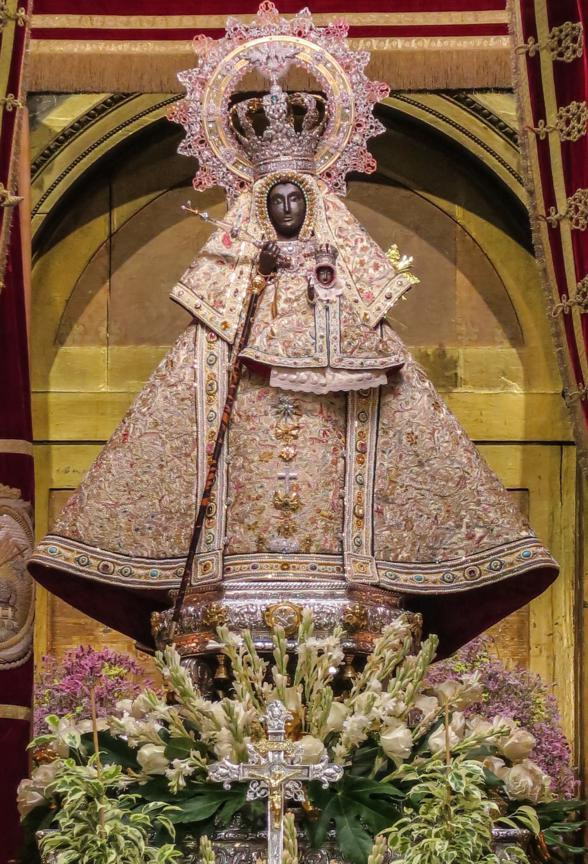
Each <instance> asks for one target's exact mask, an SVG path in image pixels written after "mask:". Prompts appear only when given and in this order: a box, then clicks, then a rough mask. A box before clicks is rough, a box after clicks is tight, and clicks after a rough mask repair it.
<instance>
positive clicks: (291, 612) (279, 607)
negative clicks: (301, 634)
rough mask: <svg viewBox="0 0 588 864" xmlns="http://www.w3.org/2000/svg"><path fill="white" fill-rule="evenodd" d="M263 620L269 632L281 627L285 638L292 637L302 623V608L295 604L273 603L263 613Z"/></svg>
mask: <svg viewBox="0 0 588 864" xmlns="http://www.w3.org/2000/svg"><path fill="white" fill-rule="evenodd" d="M263 618H264V621H265V623H266V624H267V626H268V627H269V628H270V630H275V628H276V627H281V628H282V629H283V630H284V633H285V634H286V636H294V635H295V634H296V632H297V631H298V628H299V626H300V622H301V621H302V606H298V605H297V604H296V603H288V602H283V603H273V604H272V605H271V606H268V607H267V609H266V610H265V611H264V613H263Z"/></svg>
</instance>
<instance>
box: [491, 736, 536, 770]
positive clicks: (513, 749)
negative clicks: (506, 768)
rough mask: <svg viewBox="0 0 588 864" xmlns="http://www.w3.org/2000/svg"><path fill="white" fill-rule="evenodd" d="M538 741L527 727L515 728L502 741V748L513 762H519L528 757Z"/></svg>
mask: <svg viewBox="0 0 588 864" xmlns="http://www.w3.org/2000/svg"><path fill="white" fill-rule="evenodd" d="M536 743H537V741H536V739H535V737H534V736H533V735H531V733H530V732H527V730H526V729H515V730H514V731H513V732H511V733H510V735H509V736H508V738H506V740H503V741H501V742H500V750H501V752H502V753H503V754H504V756H506V758H507V759H510V761H511V762H519V761H520V760H521V759H526V758H527V756H528V755H529V753H530V752H531V750H532V749H533V747H534V746H535V744H536Z"/></svg>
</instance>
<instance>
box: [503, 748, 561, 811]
mask: <svg viewBox="0 0 588 864" xmlns="http://www.w3.org/2000/svg"><path fill="white" fill-rule="evenodd" d="M502 780H503V781H504V788H505V790H506V794H507V795H508V797H509V798H510V799H511V800H513V801H522V800H525V801H532V802H533V803H534V804H537V803H538V802H539V801H545V800H546V799H548V798H549V785H550V783H551V780H550V778H549V777H548V776H547V775H546V774H544V773H543V771H542V770H541V769H540V768H539V766H538V765H536V764H535V763H534V762H532V761H531V760H530V759H523V761H522V762H519V764H518V765H513V766H512V768H508V769H507V770H506V771H505V772H503V776H502Z"/></svg>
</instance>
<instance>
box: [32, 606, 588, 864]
mask: <svg viewBox="0 0 588 864" xmlns="http://www.w3.org/2000/svg"><path fill="white" fill-rule="evenodd" d="M218 635H219V640H220V642H221V644H222V645H223V649H224V652H225V654H226V655H227V657H228V658H229V660H230V663H231V668H232V675H233V691H232V693H231V695H230V696H225V697H224V698H222V699H220V700H218V701H213V700H210V699H207V698H204V696H203V695H202V694H201V693H200V692H199V691H198V690H197V689H196V688H195V687H194V685H193V682H192V680H191V679H190V677H189V675H188V673H187V672H186V670H185V669H184V668H183V667H182V666H181V664H180V657H179V655H178V654H177V652H176V651H175V649H174V648H173V647H168V648H167V649H166V650H165V652H163V653H160V654H158V655H157V656H156V664H157V666H158V669H159V671H160V673H161V675H162V678H163V681H164V685H165V687H166V688H167V691H168V698H163V697H162V695H161V694H158V693H156V692H154V691H153V690H150V689H145V690H143V691H142V692H141V693H139V694H138V695H136V696H135V697H134V698H126V699H123V700H119V701H118V703H117V705H116V708H115V711H114V712H113V713H112V714H111V715H110V716H109V717H107V718H104V717H98V715H97V713H96V712H95V711H93V712H92V713H93V723H92V726H93V728H92V732H91V733H89V732H87V730H86V728H85V727H83V728H80V721H79V720H78V719H77V718H76V717H75V716H69V717H67V716H66V717H59V716H57V715H49V716H48V717H47V718H46V725H47V727H48V732H47V734H44V735H40V736H38V737H37V739H35V741H34V742H33V743H32V746H33V747H35V746H42V747H44V748H50V749H51V750H52V751H53V752H54V753H55V754H59V755H58V756H57V758H56V759H55V760H54V761H53V762H51V763H50V764H43V765H40V766H38V767H37V768H35V769H34V771H33V773H32V776H31V778H30V779H29V780H25V781H23V782H22V783H21V786H20V789H19V806H20V809H21V814H22V816H23V818H24V824H25V826H26V827H27V828H28V829H29V831H30V832H34V831H36V830H37V829H39V828H44V829H47V828H51V829H53V830H52V831H51V832H50V833H49V834H47V835H45V838H44V839H43V840H42V841H41V846H42V848H43V849H46V850H48V849H50V848H51V849H55V850H59V854H58V855H57V858H56V861H57V864H68V862H69V861H73V860H78V859H77V858H75V855H77V856H78V857H80V851H79V848H78V847H79V844H80V842H81V840H80V837H83V835H84V831H83V830H81V829H80V830H79V831H78V832H73V831H72V829H71V825H72V823H71V822H68V821H67V820H64V818H63V817H62V815H61V814H63V812H64V810H67V809H68V806H69V805H68V796H67V782H66V780H67V777H68V776H70V775H71V772H72V771H74V769H75V771H76V772H78V774H80V775H83V776H84V777H86V779H89V780H90V779H92V778H93V773H92V772H93V771H95V770H96V762H98V764H99V765H100V766H102V770H103V771H106V770H108V771H110V770H111V769H112V766H115V768H116V771H114V773H113V774H112V777H111V782H110V781H109V784H108V785H106V784H104V783H102V786H101V787H100V789H99V790H98V791H97V792H96V796H97V797H99V798H100V802H101V804H100V807H99V808H94V809H95V811H96V812H101V813H102V814H103V815H102V817H101V818H102V819H103V820H104V822H105V824H109V822H110V818H111V815H110V812H111V809H112V811H113V815H112V820H113V824H121V822H124V821H125V819H129V818H130V816H129V815H128V814H129V813H131V812H133V813H135V812H136V813H138V814H139V816H140V819H139V821H140V820H141V818H142V816H141V815H140V814H144V813H146V812H148V811H147V810H146V809H145V808H149V807H152V806H153V807H154V813H160V814H161V816H162V817H163V819H164V820H165V825H166V829H167V834H166V836H165V837H163V836H159V839H158V837H155V838H154V839H152V840H151V839H150V840H149V842H150V843H151V844H155V846H154V848H157V844H158V843H159V848H161V849H163V850H164V851H163V852H162V853H161V855H162V856H163V857H161V858H160V859H158V858H157V857H156V853H155V852H149V855H150V856H151V857H149V856H148V855H147V853H145V855H144V858H143V859H138V858H133V857H132V856H131V855H130V853H129V855H128V856H127V857H126V858H125V854H126V853H124V850H123V852H120V853H119V854H117V856H116V857H117V859H118V860H119V861H120V862H123V864H126V862H127V861H128V862H129V864H135V861H137V862H138V861H139V860H141V861H143V860H144V861H154V862H155V861H157V862H159V861H160V860H161V861H164V860H174V858H173V853H174V851H175V850H177V849H180V848H182V843H183V841H184V840H185V839H186V838H189V837H191V838H200V851H201V857H202V860H203V861H204V862H206V864H213V859H214V855H213V852H212V850H211V848H209V845H207V844H209V841H208V839H207V838H210V837H213V836H214V834H215V832H217V831H218V830H219V829H222V828H223V827H226V826H227V825H229V824H230V822H231V820H232V819H233V817H234V816H235V814H237V813H239V815H240V818H241V821H242V823H243V824H246V825H250V826H251V827H253V828H257V829H258V828H260V827H263V824H264V808H263V805H261V804H260V802H259V801H248V800H247V795H246V792H247V784H245V783H235V784H234V785H233V786H231V788H229V789H225V788H223V787H221V786H219V785H218V784H215V783H212V782H211V781H210V780H209V779H208V769H209V766H210V765H211V764H212V763H214V762H217V761H218V760H222V759H224V758H229V759H230V760H232V761H233V762H243V761H246V760H247V758H248V745H250V744H252V743H255V742H259V741H261V740H263V739H264V737H265V735H266V733H265V730H264V726H263V717H264V714H265V711H266V709H267V706H268V705H269V703H270V702H272V701H274V700H276V699H277V700H280V701H281V702H282V703H283V704H284V705H285V706H286V707H287V709H288V710H289V712H290V715H291V720H290V724H289V729H288V734H289V736H290V737H291V738H293V739H295V740H297V741H298V742H299V745H300V747H301V751H302V759H303V761H305V762H307V763H312V762H318V761H319V760H321V758H323V757H324V756H325V755H327V756H328V758H329V760H330V761H333V762H335V763H337V764H339V765H341V766H343V767H344V774H343V777H342V779H341V780H340V781H339V782H338V783H336V784H334V785H333V786H330V787H328V788H322V787H321V786H320V785H319V784H318V783H314V782H313V783H309V784H308V785H307V786H306V788H305V792H306V800H305V802H304V805H303V807H302V808H301V810H300V812H299V813H297V817H296V818H297V821H298V824H299V826H300V827H301V828H302V829H304V831H305V833H306V836H307V838H308V843H309V844H310V845H311V846H312V847H314V848H320V847H321V846H322V845H323V844H324V843H325V842H326V841H327V838H328V836H329V831H330V829H331V827H332V826H333V825H334V827H335V836H336V841H335V842H336V845H337V847H338V856H339V857H341V858H343V859H346V860H347V861H350V862H352V864H381V862H382V860H383V855H384V852H385V850H386V848H387V846H388V845H389V846H390V848H391V849H393V850H398V851H399V852H400V853H401V854H402V860H403V861H405V862H406V864H433V862H435V864H438V862H439V864H445V862H447V864H450V862H455V861H458V860H467V861H468V862H472V864H474V862H476V861H479V862H480V864H495V862H497V861H498V859H497V858H496V856H495V855H494V853H493V850H492V842H491V840H492V838H491V830H492V827H493V825H503V826H510V827H512V826H518V827H520V826H523V827H525V828H528V829H530V830H531V831H532V832H533V833H534V834H535V835H537V836H539V835H540V831H541V828H542V827H545V826H548V827H549V826H550V827H553V823H554V822H557V820H562V819H565V815H566V814H565V808H564V811H563V816H562V810H561V802H558V801H557V800H555V797H554V794H553V792H552V791H551V786H552V781H551V778H550V777H549V776H548V775H547V773H546V772H544V771H543V770H542V769H541V767H540V766H539V765H538V764H537V763H536V762H535V761H534V758H533V757H534V753H533V750H534V746H535V739H534V737H533V736H532V735H531V734H530V733H529V732H528V731H526V730H524V729H522V728H521V727H520V726H518V725H517V723H516V721H515V720H514V719H513V717H511V716H508V715H506V714H504V715H497V716H494V717H492V718H491V719H488V718H487V717H482V716H480V715H479V714H476V713H472V712H471V710H470V709H471V708H472V706H474V705H478V704H480V703H481V702H483V688H482V685H481V681H480V675H479V673H478V671H474V672H473V673H472V674H469V673H467V674H464V675H462V676H461V680H456V679H455V678H449V679H447V680H443V681H437V680H434V681H432V680H431V675H432V673H431V663H432V661H433V658H434V655H435V650H436V646H437V640H436V638H435V637H433V636H431V637H429V638H428V639H427V640H426V641H425V642H423V643H422V645H421V646H420V649H419V650H418V652H416V653H413V639H412V634H411V631H410V626H409V623H408V622H407V621H406V620H405V619H402V618H401V619H399V620H398V621H397V622H395V623H394V624H392V625H390V626H389V627H387V628H386V629H385V630H384V631H383V633H382V635H381V637H380V639H379V640H378V641H377V643H376V645H375V647H374V650H373V652H372V654H371V655H370V656H369V657H368V658H367V660H366V662H365V666H364V668H363V669H362V670H361V671H360V672H359V673H358V674H357V675H356V676H355V678H354V680H353V682H352V684H351V686H350V689H348V690H347V691H346V692H343V693H338V689H337V687H336V681H337V674H338V672H339V670H340V668H341V667H342V666H343V663H344V657H343V650H342V645H341V641H342V636H343V630H342V629H337V630H335V632H334V633H332V634H331V635H330V636H328V637H326V638H317V637H316V636H315V635H314V631H313V622H312V615H311V613H310V612H308V611H305V612H304V614H303V616H302V622H301V624H300V628H299V632H298V636H297V640H296V651H295V656H290V655H289V652H288V645H287V640H286V636H285V634H284V631H283V630H281V629H279V628H276V630H275V632H274V639H273V657H272V659H271V660H269V659H264V658H263V657H261V656H260V655H259V654H258V653H257V651H256V649H255V647H254V644H253V640H252V637H251V634H250V633H249V632H248V631H244V632H243V633H241V634H240V635H236V634H234V633H231V632H229V631H228V630H227V629H226V628H222V627H221V628H219V630H218ZM76 776H77V775H76ZM103 776H104V775H103ZM109 776H110V775H109ZM529 778H531V780H529ZM83 794H84V796H85V797H84V806H85V808H86V810H88V811H90V810H91V806H90V804H91V789H90V785H87V788H86V790H85V791H84V793H83ZM577 807H578V804H577V802H568V806H567V809H568V810H569V811H572V810H573V809H577ZM158 808H160V809H158ZM550 808H551V809H550ZM122 811H124V812H122ZM125 813H126V815H125ZM442 817H443V818H442ZM445 817H447V819H449V822H450V824H451V826H452V830H451V831H449V830H447V826H446V828H445V834H444V835H442V836H441V835H440V834H439V830H438V821H439V819H442V821H443V819H444V818H445ZM288 818H289V819H293V817H288ZM117 820H118V821H117ZM446 821H447V820H446ZM448 824H449V823H448ZM569 827H570V826H569V824H568V825H567V828H566V829H562V830H567V829H568V828H569ZM572 827H573V826H572ZM472 828H473V829H474V830H473V831H472ZM92 830H95V825H94V824H93V823H92ZM292 830H293V829H292V827H290V834H292ZM160 833H161V832H160ZM294 834H295V831H294ZM170 835H171V838H172V842H171V843H170ZM553 837H554V842H555V840H556V839H557V838H556V835H555V834H554V835H553ZM49 838H52V839H49ZM383 838H384V839H383ZM294 839H295V837H294ZM68 843H69V844H70V845H69V846H68ZM76 843H77V844H78V845H77V846H76ZM145 844H146V841H145ZM145 848H147V845H146V846H145ZM149 848H151V847H149ZM288 849H290V851H289V852H288ZM157 854H159V853H157ZM514 854H516V856H517V859H518V860H520V861H528V858H527V857H526V855H525V853H524V852H523V851H522V849H517V850H516V853H515V852H514V851H513V855H514ZM297 855H298V853H297V851H296V850H294V849H293V847H292V844H291V843H290V846H288V845H287V844H286V847H285V853H284V857H285V858H288V856H289V858H291V859H293V860H294V859H296V860H297ZM72 856H73V857H72ZM80 860H81V858H80ZM110 860H111V859H110V858H107V857H100V856H95V857H94V859H93V864H107V862H109V861H110ZM289 864H292V861H289Z"/></svg>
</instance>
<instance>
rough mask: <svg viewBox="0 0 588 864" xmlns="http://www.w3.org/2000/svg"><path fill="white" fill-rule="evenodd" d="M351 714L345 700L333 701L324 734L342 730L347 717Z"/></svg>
mask: <svg viewBox="0 0 588 864" xmlns="http://www.w3.org/2000/svg"><path fill="white" fill-rule="evenodd" d="M348 714H349V708H348V707H347V705H345V704H344V703H343V702H332V703H331V707H330V709H329V716H328V717H327V722H326V723H325V726H324V734H325V735H328V734H329V732H340V731H341V729H342V728H343V723H344V721H345V718H346V717H347V715H348Z"/></svg>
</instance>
